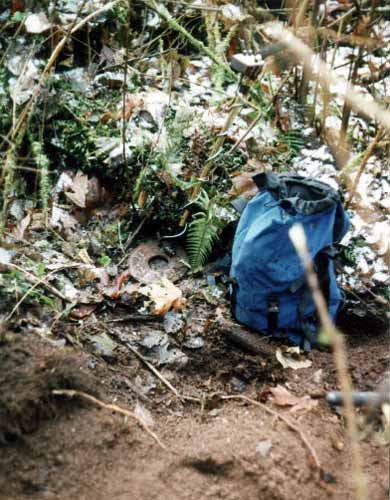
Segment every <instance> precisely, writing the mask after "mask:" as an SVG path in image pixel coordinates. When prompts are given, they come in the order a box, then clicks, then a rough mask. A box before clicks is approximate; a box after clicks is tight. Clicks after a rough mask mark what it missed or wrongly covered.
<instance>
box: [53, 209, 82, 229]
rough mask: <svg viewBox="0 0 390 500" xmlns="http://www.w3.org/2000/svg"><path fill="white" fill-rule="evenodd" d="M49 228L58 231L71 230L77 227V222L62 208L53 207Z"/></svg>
mask: <svg viewBox="0 0 390 500" xmlns="http://www.w3.org/2000/svg"><path fill="white" fill-rule="evenodd" d="M50 226H52V227H58V228H60V229H61V228H65V229H72V228H74V227H75V226H77V220H76V219H75V218H74V217H73V215H70V214H68V212H67V211H66V210H64V209H63V208H60V207H57V206H56V205H53V209H52V212H51V217H50Z"/></svg>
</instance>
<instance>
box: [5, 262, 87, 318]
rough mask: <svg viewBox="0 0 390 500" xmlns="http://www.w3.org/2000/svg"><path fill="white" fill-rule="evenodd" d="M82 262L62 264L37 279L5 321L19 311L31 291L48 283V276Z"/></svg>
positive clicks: (77, 265)
mask: <svg viewBox="0 0 390 500" xmlns="http://www.w3.org/2000/svg"><path fill="white" fill-rule="evenodd" d="M79 266H80V264H69V265H67V266H61V267H60V268H58V269H55V270H54V271H51V272H50V273H48V274H47V275H46V276H43V278H41V279H38V278H37V279H38V281H36V282H35V283H34V284H33V286H32V287H31V288H29V289H28V290H27V292H26V293H25V294H24V295H23V296H22V298H21V299H20V300H18V302H17V303H16V304H15V306H14V307H13V309H12V311H11V312H10V313H9V314H8V316H7V317H6V318H5V321H6V322H7V321H9V320H10V319H11V318H12V316H13V315H14V314H15V312H16V311H17V309H18V307H20V305H21V304H22V303H23V302H24V301H25V300H26V298H27V297H28V296H29V295H30V293H31V292H32V291H33V290H35V288H37V287H38V286H39V285H45V286H46V285H47V283H46V280H47V279H48V278H50V276H52V275H53V274H55V273H58V272H59V271H62V270H63V269H69V268H74V267H79Z"/></svg>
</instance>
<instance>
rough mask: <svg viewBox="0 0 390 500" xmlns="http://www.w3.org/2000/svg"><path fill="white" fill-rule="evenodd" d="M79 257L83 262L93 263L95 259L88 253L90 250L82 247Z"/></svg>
mask: <svg viewBox="0 0 390 500" xmlns="http://www.w3.org/2000/svg"><path fill="white" fill-rule="evenodd" d="M77 257H78V258H79V259H80V260H81V262H83V263H84V264H91V265H92V264H93V260H92V259H91V257H90V256H89V254H88V250H87V249H86V248H82V249H81V250H80V252H79V253H78V254H77Z"/></svg>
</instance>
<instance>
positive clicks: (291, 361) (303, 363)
mask: <svg viewBox="0 0 390 500" xmlns="http://www.w3.org/2000/svg"><path fill="white" fill-rule="evenodd" d="M292 349H294V348H290V350H288V349H287V350H286V353H285V354H282V351H281V350H280V349H277V350H276V354H275V355H276V359H277V360H278V361H279V363H280V364H281V365H282V366H283V368H292V369H293V370H300V369H302V368H309V367H310V366H311V365H312V362H311V361H310V359H306V358H304V357H303V356H299V354H298V353H299V351H298V352H296V351H292ZM298 349H299V348H298ZM297 355H298V356H299V357H298V356H297ZM299 358H300V359H299Z"/></svg>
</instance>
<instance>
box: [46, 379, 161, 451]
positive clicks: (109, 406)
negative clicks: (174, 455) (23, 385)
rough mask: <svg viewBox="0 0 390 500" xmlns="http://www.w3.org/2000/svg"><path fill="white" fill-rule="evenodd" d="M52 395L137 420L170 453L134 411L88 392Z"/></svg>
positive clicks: (60, 391) (58, 390)
mask: <svg viewBox="0 0 390 500" xmlns="http://www.w3.org/2000/svg"><path fill="white" fill-rule="evenodd" d="M52 394H54V396H66V397H68V398H80V399H84V400H86V401H89V402H90V403H93V404H95V405H96V406H99V407H100V408H104V409H105V410H109V411H113V412H115V413H119V414H120V415H123V416H125V417H129V418H132V419H133V420H135V421H136V422H137V423H138V425H139V426H140V427H141V428H142V429H143V430H144V431H145V432H146V433H147V434H149V436H151V437H152V438H153V439H154V441H156V443H157V444H158V445H159V446H160V448H162V449H163V450H165V451H169V450H168V448H167V447H166V446H165V444H163V443H162V442H161V440H160V438H159V437H158V436H157V434H156V433H155V432H153V431H152V430H151V429H150V427H149V426H148V425H147V424H146V423H145V422H144V421H143V420H142V419H140V418H139V417H137V415H136V414H135V413H133V412H132V411H129V410H126V409H125V408H122V407H120V406H118V405H114V404H107V403H104V402H103V401H100V399H97V398H95V397H94V396H91V394H87V393H86V392H82V391H74V390H68V389H56V390H53V391H52Z"/></svg>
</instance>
